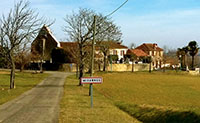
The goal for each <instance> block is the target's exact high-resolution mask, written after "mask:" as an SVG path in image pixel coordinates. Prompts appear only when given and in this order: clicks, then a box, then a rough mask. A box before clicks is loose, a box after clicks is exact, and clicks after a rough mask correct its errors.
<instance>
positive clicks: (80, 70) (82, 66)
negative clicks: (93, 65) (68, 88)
mask: <svg viewBox="0 0 200 123" xmlns="http://www.w3.org/2000/svg"><path fill="white" fill-rule="evenodd" d="M83 69H84V65H83V63H80V65H79V86H82V83H81V78H82V77H83Z"/></svg>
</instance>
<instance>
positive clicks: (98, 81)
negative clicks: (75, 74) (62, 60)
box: [81, 77, 103, 108]
mask: <svg viewBox="0 0 200 123" xmlns="http://www.w3.org/2000/svg"><path fill="white" fill-rule="evenodd" d="M102 82H103V78H102V77H82V78H81V84H90V88H89V89H90V90H89V91H90V97H91V108H92V107H93V86H92V85H93V84H101V83H102Z"/></svg>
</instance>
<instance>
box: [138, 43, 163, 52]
mask: <svg viewBox="0 0 200 123" xmlns="http://www.w3.org/2000/svg"><path fill="white" fill-rule="evenodd" d="M135 49H141V50H143V51H163V49H162V48H160V47H158V45H157V44H156V43H153V44H151V43H144V44H142V45H140V46H138V47H136V48H135Z"/></svg>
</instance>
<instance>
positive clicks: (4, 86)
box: [0, 71, 48, 105]
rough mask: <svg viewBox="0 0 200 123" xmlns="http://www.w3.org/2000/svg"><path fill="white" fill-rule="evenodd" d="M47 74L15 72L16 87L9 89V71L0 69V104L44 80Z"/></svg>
mask: <svg viewBox="0 0 200 123" xmlns="http://www.w3.org/2000/svg"><path fill="white" fill-rule="evenodd" d="M47 76H48V74H45V73H44V74H32V73H20V72H16V74H15V84H16V88H15V89H12V90H10V89H9V87H10V85H9V84H10V82H9V80H10V73H9V72H6V71H0V105H1V104H3V103H5V102H7V101H9V100H12V99H14V98H16V97H17V96H19V95H21V94H22V93H23V92H25V91H27V90H30V89H31V88H33V87H35V86H36V85H37V84H38V83H40V82H41V81H42V80H44V79H45V78H46V77H47Z"/></svg>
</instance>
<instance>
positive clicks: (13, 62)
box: [10, 54, 15, 89]
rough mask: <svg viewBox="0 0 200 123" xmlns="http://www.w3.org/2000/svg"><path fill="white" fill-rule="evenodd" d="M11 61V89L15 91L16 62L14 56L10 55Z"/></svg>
mask: <svg viewBox="0 0 200 123" xmlns="http://www.w3.org/2000/svg"><path fill="white" fill-rule="evenodd" d="M10 60H11V71H10V89H13V88H15V61H14V58H13V56H12V54H11V55H10Z"/></svg>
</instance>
